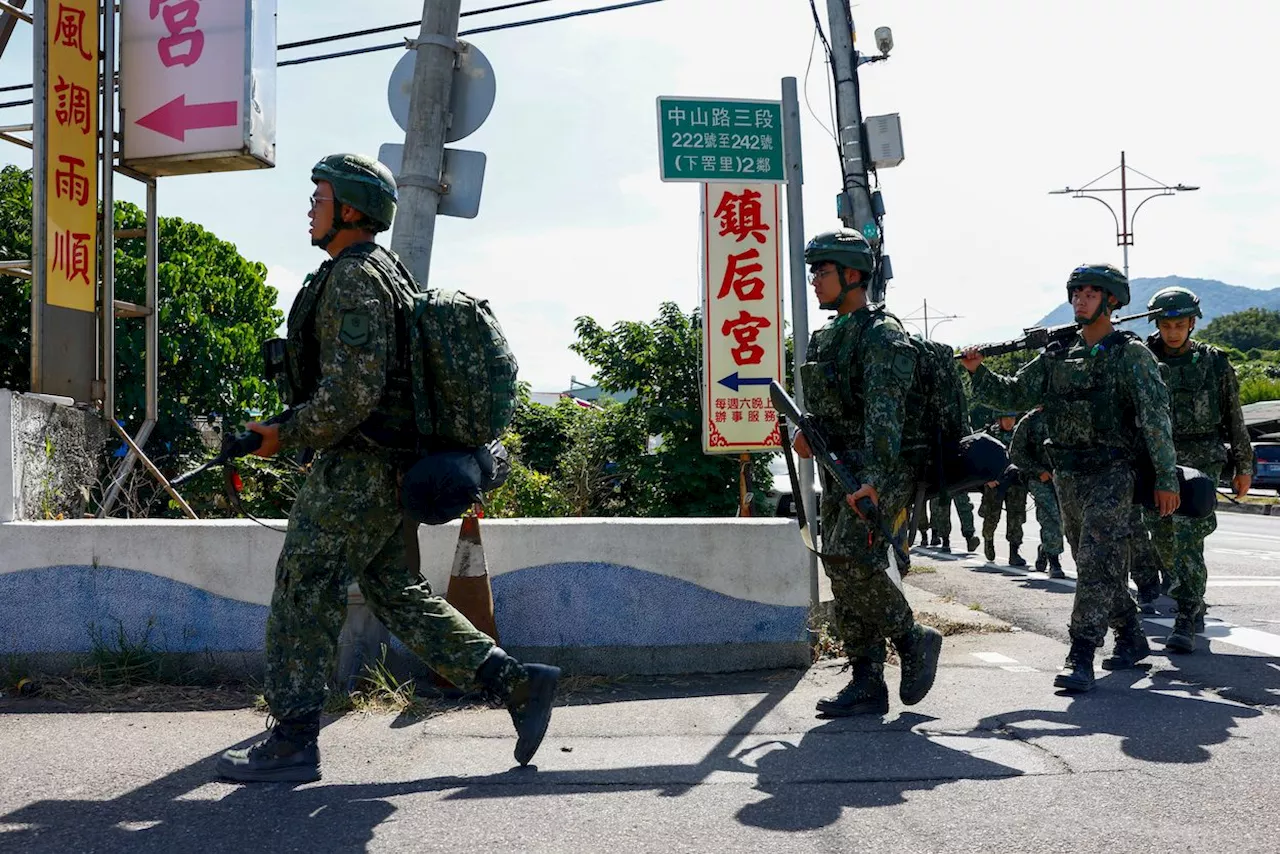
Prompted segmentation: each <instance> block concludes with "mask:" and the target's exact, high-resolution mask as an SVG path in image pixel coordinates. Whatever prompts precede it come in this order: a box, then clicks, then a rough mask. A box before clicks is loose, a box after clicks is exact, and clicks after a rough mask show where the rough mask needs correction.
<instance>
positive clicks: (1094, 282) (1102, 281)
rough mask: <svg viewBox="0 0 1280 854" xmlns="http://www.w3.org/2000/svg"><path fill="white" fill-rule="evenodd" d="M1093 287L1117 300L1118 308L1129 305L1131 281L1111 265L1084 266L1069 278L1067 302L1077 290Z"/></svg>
mask: <svg viewBox="0 0 1280 854" xmlns="http://www.w3.org/2000/svg"><path fill="white" fill-rule="evenodd" d="M1085 285H1091V286H1093V287H1095V288H1098V289H1099V290H1102V291H1105V292H1106V293H1109V294H1111V296H1113V297H1115V298H1116V308H1120V307H1121V306H1125V305H1128V304H1129V279H1128V278H1127V277H1126V276H1125V274H1124V273H1121V272H1120V271H1119V270H1117V269H1116V268H1115V267H1113V266H1111V265H1110V264H1084V265H1081V266H1079V267H1076V268H1075V269H1074V270H1072V271H1071V275H1070V276H1068V277H1067V301H1068V302H1070V301H1071V292H1072V291H1073V290H1075V289H1076V288H1080V287H1084V286H1085Z"/></svg>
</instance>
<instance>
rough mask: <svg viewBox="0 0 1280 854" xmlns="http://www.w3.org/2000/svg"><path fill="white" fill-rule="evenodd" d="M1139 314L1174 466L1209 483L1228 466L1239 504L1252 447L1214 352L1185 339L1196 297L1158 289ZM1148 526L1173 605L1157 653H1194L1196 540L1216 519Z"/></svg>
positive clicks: (1201, 570)
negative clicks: (1163, 388) (1158, 380)
mask: <svg viewBox="0 0 1280 854" xmlns="http://www.w3.org/2000/svg"><path fill="white" fill-rule="evenodd" d="M1147 308H1149V309H1151V310H1153V311H1154V310H1159V311H1160V314H1158V315H1156V316H1155V317H1154V318H1153V320H1154V321H1155V324H1156V328H1157V330H1158V332H1157V333H1156V334H1154V335H1152V336H1151V337H1150V338H1148V339H1147V346H1148V347H1150V348H1151V352H1152V353H1154V354H1155V356H1156V358H1157V359H1159V360H1160V362H1161V363H1162V365H1163V366H1164V368H1165V369H1166V370H1167V371H1168V381H1169V397H1170V399H1171V400H1172V413H1173V443H1174V446H1175V447H1176V448H1177V452H1178V464H1179V465H1184V466H1190V467H1191V468H1195V469H1199V470H1200V471H1202V472H1205V473H1206V474H1208V475H1209V476H1210V477H1213V478H1215V479H1216V478H1217V477H1218V475H1219V474H1220V473H1221V472H1222V471H1223V468H1224V466H1225V465H1226V464H1228V462H1229V464H1230V470H1231V473H1232V475H1233V478H1232V486H1233V487H1234V488H1235V491H1236V495H1237V497H1241V498H1242V497H1244V495H1245V494H1246V493H1248V491H1249V486H1250V485H1251V483H1252V480H1253V477H1252V475H1253V446H1252V444H1250V442H1249V431H1248V430H1247V429H1246V428H1245V425H1244V414H1243V413H1242V412H1241V410H1240V386H1239V384H1238V383H1237V381H1236V372H1235V369H1234V368H1232V367H1231V363H1230V362H1228V361H1227V357H1226V355H1225V354H1224V353H1223V352H1222V351H1221V350H1218V349H1217V348H1215V347H1212V346H1210V345H1208V344H1205V343H1203V342H1200V341H1192V340H1191V331H1192V330H1193V329H1195V328H1196V318H1197V317H1203V316H1204V315H1203V314H1202V313H1201V311H1200V298H1199V297H1197V296H1196V295H1195V294H1194V293H1192V292H1191V291H1189V290H1187V289H1186V288H1165V289H1164V290H1161V291H1159V292H1157V293H1156V294H1155V295H1154V296H1152V297H1151V300H1150V302H1148V303H1147ZM1223 442H1226V443H1227V444H1228V445H1230V452H1228V451H1227V450H1226V449H1225V448H1224V447H1223ZM1148 521H1149V524H1150V526H1151V535H1152V537H1151V539H1152V542H1153V543H1154V545H1155V548H1156V550H1157V551H1158V552H1159V554H1160V560H1161V563H1162V564H1163V565H1164V567H1165V571H1166V574H1167V576H1168V578H1169V581H1170V588H1169V595H1170V596H1172V597H1173V599H1174V601H1176V602H1177V603H1178V615H1177V618H1176V619H1175V620H1174V623H1173V631H1172V632H1171V633H1170V634H1169V637H1168V638H1167V639H1166V640H1165V642H1164V645H1165V648H1166V649H1169V650H1172V651H1174V652H1194V651H1195V633H1196V631H1197V629H1199V630H1203V627H1204V625H1203V619H1204V607H1205V606H1204V589H1205V583H1206V581H1207V579H1208V570H1207V569H1206V568H1205V565H1204V540H1205V537H1207V536H1209V534H1211V533H1213V531H1214V529H1215V528H1217V527H1218V519H1217V516H1216V515H1214V514H1210V515H1209V516H1208V517H1206V518H1204V519H1188V518H1183V517H1180V516H1175V517H1172V518H1164V519H1159V518H1155V517H1151V518H1150V519H1149V520H1148ZM1135 580H1136V579H1135Z"/></svg>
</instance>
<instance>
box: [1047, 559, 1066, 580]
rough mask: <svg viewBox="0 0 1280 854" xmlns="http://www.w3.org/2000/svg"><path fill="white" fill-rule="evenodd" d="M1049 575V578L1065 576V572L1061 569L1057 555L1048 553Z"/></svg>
mask: <svg viewBox="0 0 1280 854" xmlns="http://www.w3.org/2000/svg"><path fill="white" fill-rule="evenodd" d="M1049 577H1050V578H1066V577H1067V574H1066V573H1065V572H1063V571H1062V562H1061V561H1060V560H1058V555H1049Z"/></svg>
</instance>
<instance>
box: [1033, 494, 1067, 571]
mask: <svg viewBox="0 0 1280 854" xmlns="http://www.w3.org/2000/svg"><path fill="white" fill-rule="evenodd" d="M1027 491H1028V492H1030V493H1031V496H1032V498H1034V499H1035V502H1036V522H1037V523H1039V525H1040V545H1041V547H1043V548H1044V553H1045V554H1047V555H1060V554H1062V510H1061V509H1059V507H1058V493H1057V491H1056V490H1055V489H1054V486H1053V481H1049V482H1048V483H1042V482H1041V481H1039V480H1032V481H1030V482H1029V483H1028V484H1027Z"/></svg>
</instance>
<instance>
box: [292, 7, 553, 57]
mask: <svg viewBox="0 0 1280 854" xmlns="http://www.w3.org/2000/svg"><path fill="white" fill-rule="evenodd" d="M549 2H551V0H520V2H519V3H506V4H504V5H502V6H489V7H488V8H485V9H472V10H470V11H467V12H463V13H462V14H461V15H459V16H458V17H461V18H466V17H468V16H471V15H483V14H485V13H486V12H505V11H507V10H508V9H518V8H520V7H521V6H535V5H537V4H539V3H549ZM421 25H422V21H421V20H418V21H405V22H404V23H403V24H388V25H387V26H385V27H373V28H372V29H368V30H356V31H354V32H350V33H335V34H334V35H331V36H319V37H317V38H314V39H303V40H302V41H296V42H285V43H284V44H281V45H276V50H292V49H294V48H298V47H309V46H311V45H317V44H325V43H327V42H336V41H342V40H343V39H354V38H358V37H360V36H371V35H375V34H377V33H389V32H392V31H393V30H403V29H406V28H408V27H417V26H421Z"/></svg>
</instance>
